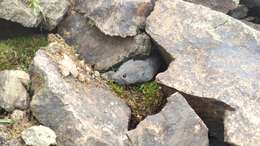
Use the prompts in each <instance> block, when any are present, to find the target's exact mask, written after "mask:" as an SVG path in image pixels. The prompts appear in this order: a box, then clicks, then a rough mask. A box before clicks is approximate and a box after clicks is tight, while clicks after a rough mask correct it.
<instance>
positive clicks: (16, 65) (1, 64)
mask: <svg viewBox="0 0 260 146" xmlns="http://www.w3.org/2000/svg"><path fill="white" fill-rule="evenodd" d="M47 44H48V41H47V36H44V35H32V36H23V37H16V38H13V39H8V40H3V41H0V70H5V69H22V70H25V71H27V70H28V68H29V65H30V63H31V61H32V59H33V57H34V54H35V52H36V51H37V50H38V49H39V48H40V47H42V46H46V45H47Z"/></svg>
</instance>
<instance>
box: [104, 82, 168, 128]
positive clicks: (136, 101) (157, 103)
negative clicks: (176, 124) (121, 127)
mask: <svg viewBox="0 0 260 146" xmlns="http://www.w3.org/2000/svg"><path fill="white" fill-rule="evenodd" d="M108 85H109V86H110V88H111V89H112V90H113V91H114V92H115V93H116V94H117V95H118V96H119V97H120V98H122V99H123V100H124V101H126V103H127V104H128V106H129V107H130V108H131V110H132V118H131V121H130V125H129V129H132V128H135V126H136V125H137V124H138V123H139V122H140V121H142V120H143V119H144V118H145V117H147V116H148V115H152V114H156V113H158V112H159V111H160V110H161V109H162V108H163V106H164V105H165V103H166V102H167V99H166V98H165V96H164V95H163V93H162V91H161V87H160V86H159V85H158V84H157V83H156V82H154V81H152V82H147V83H144V84H138V85H134V86H120V85H118V84H116V83H113V82H108Z"/></svg>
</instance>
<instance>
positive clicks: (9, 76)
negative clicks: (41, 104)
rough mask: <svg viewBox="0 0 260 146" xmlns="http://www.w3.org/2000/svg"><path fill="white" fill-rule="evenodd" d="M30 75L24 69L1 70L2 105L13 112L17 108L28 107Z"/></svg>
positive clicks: (0, 102) (0, 94)
mask: <svg viewBox="0 0 260 146" xmlns="http://www.w3.org/2000/svg"><path fill="white" fill-rule="evenodd" d="M29 81H30V76H29V75H28V74H27V73H25V72H24V71H19V70H9V71H8V70H6V71H0V107H2V108H4V109H5V110H6V111H8V112H11V111H13V110H14V109H15V108H18V109H26V108H27V107H28V101H27V98H28V93H27V89H26V87H27V86H28V85H29Z"/></svg>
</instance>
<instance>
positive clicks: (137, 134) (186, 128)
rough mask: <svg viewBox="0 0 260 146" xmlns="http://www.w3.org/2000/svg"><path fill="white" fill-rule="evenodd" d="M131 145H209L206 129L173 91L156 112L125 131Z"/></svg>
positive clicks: (185, 102)
mask: <svg viewBox="0 0 260 146" xmlns="http://www.w3.org/2000/svg"><path fill="white" fill-rule="evenodd" d="M128 137H129V139H130V141H131V144H132V145H134V146H193V145H194V146H208V145H209V141H208V129H207V127H206V126H205V124H204V123H203V121H202V120H201V119H200V118H199V116H198V115H197V114H196V113H195V112H194V110H193V109H192V108H191V107H190V106H189V104H188V103H187V101H186V100H185V98H184V97H183V96H182V95H181V94H179V93H175V94H173V95H172V96H170V97H169V98H168V102H167V104H166V106H165V107H164V108H163V109H162V111H161V112H160V113H158V114H156V115H152V116H148V117H147V118H146V119H145V120H143V121H142V122H141V123H140V124H139V125H138V126H137V128H136V129H134V130H132V131H129V132H128Z"/></svg>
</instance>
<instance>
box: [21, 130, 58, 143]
mask: <svg viewBox="0 0 260 146" xmlns="http://www.w3.org/2000/svg"><path fill="white" fill-rule="evenodd" d="M21 136H22V139H23V140H24V142H25V144H26V145H30V146H50V145H56V137H57V136H56V134H55V132H54V131H52V130H51V129H50V128H48V127H44V126H32V127H30V128H27V129H25V130H24V131H23V132H22V135H21Z"/></svg>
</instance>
